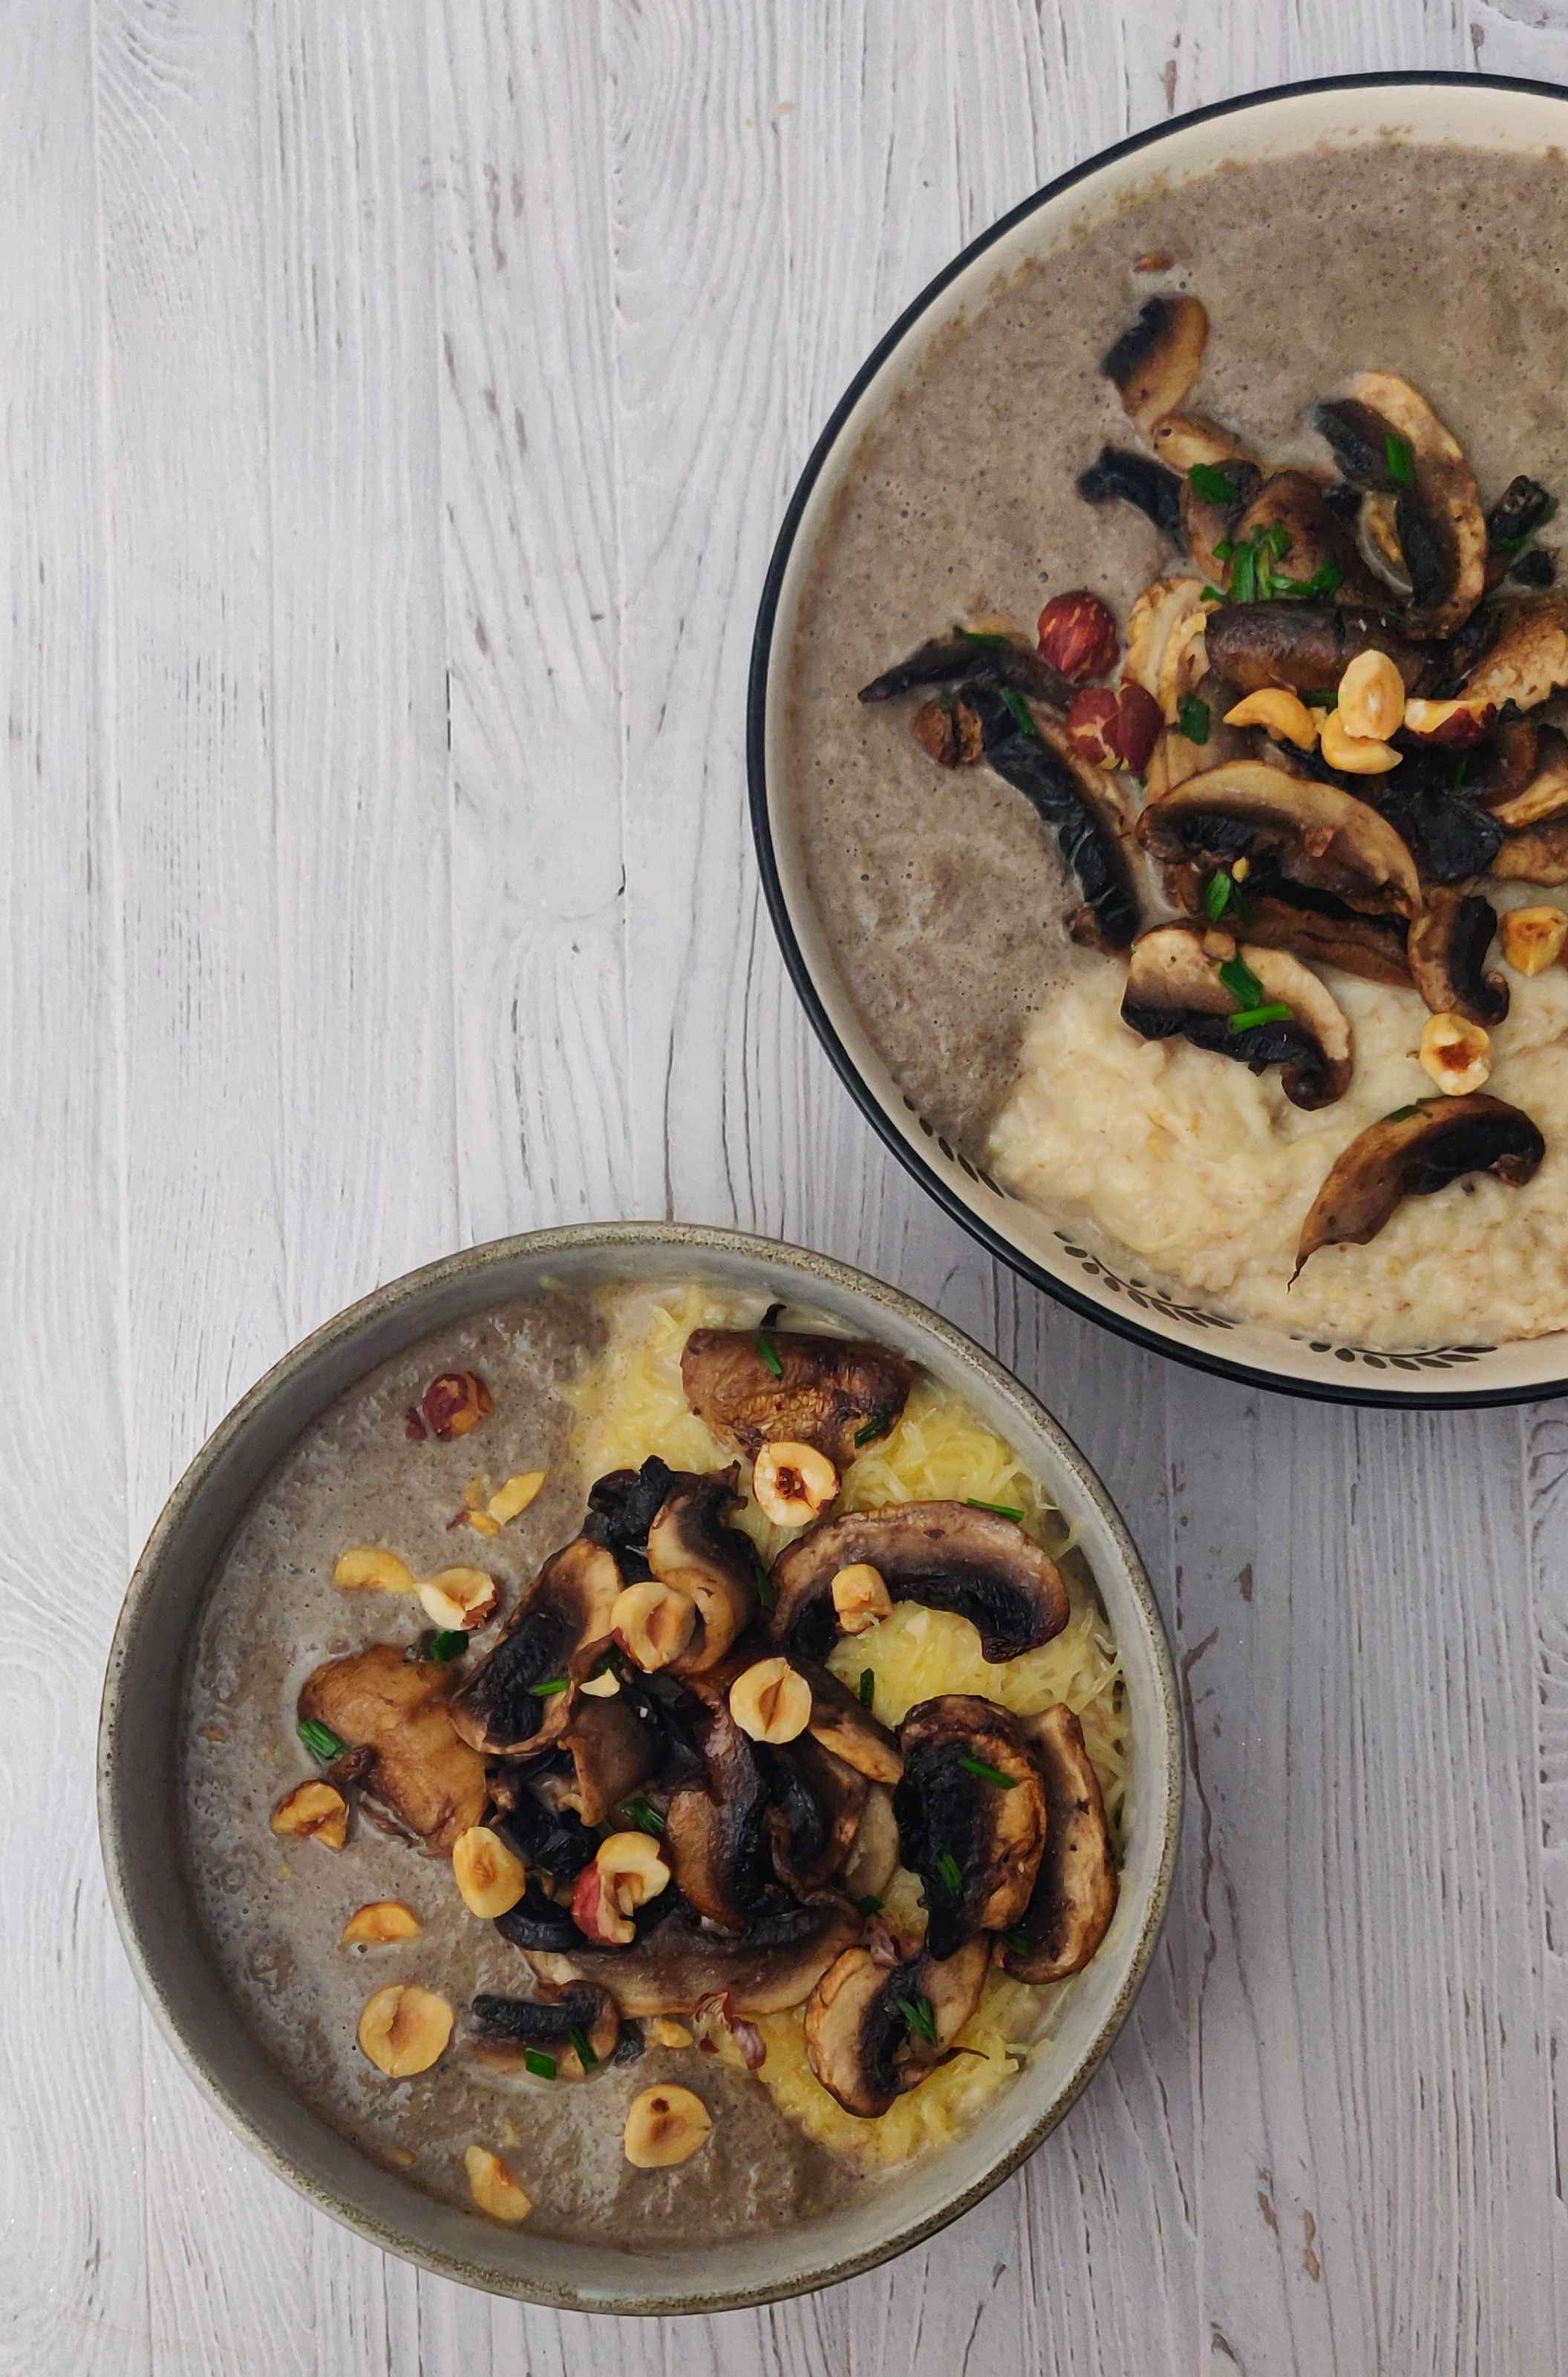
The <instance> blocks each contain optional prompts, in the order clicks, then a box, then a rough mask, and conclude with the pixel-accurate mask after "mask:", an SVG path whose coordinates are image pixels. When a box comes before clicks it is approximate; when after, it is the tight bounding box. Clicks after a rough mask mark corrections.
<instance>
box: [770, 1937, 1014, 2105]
mask: <svg viewBox="0 0 1568 2377" xmlns="http://www.w3.org/2000/svg"><path fill="white" fill-rule="evenodd" d="M989 1959H990V1951H989V1948H988V1946H987V1943H986V1942H985V1941H983V1940H971V1941H966V1942H965V1944H964V1945H963V1946H962V1947H960V1948H959V1949H957V1950H956V1952H955V1953H954V1954H953V1955H951V1956H949V1957H947V1958H945V1959H944V1960H941V1961H938V1960H937V1959H935V1958H933V1957H932V1956H930V1955H927V1954H925V1953H921V1954H919V1955H915V1956H909V1957H906V1958H904V1959H903V1961H902V1962H901V1963H899V1964H897V1965H881V1964H878V1963H877V1961H876V1959H875V1958H874V1957H873V1954H872V1953H871V1951H870V1950H869V1949H867V1948H861V1947H854V1948H847V1949H846V1950H845V1951H844V1953H843V1954H842V1955H841V1956H839V1957H838V1958H837V1961H836V1962H835V1963H834V1964H833V1965H830V1966H829V1968H828V1970H827V1971H826V1973H825V1974H824V1975H823V1977H822V1978H821V1980H820V1981H818V1983H817V1985H816V1987H815V1989H813V1991H812V1993H811V1997H810V1999H809V2001H808V2002H807V2005H806V2013H805V2045H806V2060H807V2061H808V2062H809V2063H810V2065H811V2068H812V2070H813V2072H814V2073H815V2074H816V2077H817V2078H818V2080H820V2081H821V2083H822V2084H823V2086H824V2087H825V2088H826V2090H827V2092H828V2094H829V2096H834V2097H836V2098H837V2101H838V2103H839V2104H840V2105H842V2106H843V2108H844V2110H845V2111H846V2112H847V2113H853V2114H854V2115H855V2116H856V2117H857V2118H858V2119H859V2120H875V2119H876V2118H877V2116H878V2115H879V2114H881V2113H885V2112H886V2110H887V2108H888V2107H889V2106H890V2105H892V2104H894V2103H895V2102H896V2101H897V2098H898V2097H899V2096H903V2095H904V2094H905V2093H906V2092H907V2091H908V2090H909V2089H910V2088H915V2087H918V2086H919V2085H920V2084H921V2081H922V2080H924V2079H925V2078H927V2077H928V2075H929V2074H930V2073H931V2072H933V2071H934V2070H935V2069H936V2067H937V2065H938V2064H939V2063H941V2062H943V2061H944V2060H946V2057H947V2054H948V2052H949V2050H950V2049H951V2047H952V2043H953V2040H954V2039H955V2037H956V2036H957V2034H958V2032H959V2031H960V2030H962V2028H963V2026H964V2025H965V2023H966V2022H968V2018H969V2016H970V2014H971V2013H973V2012H974V2010H975V2007H976V2006H977V2005H978V2004H979V2002H980V1990H981V1989H983V1987H984V1986H985V1975H986V1966H987V1964H988V1962H989ZM920 2001H923V2003H924V2007H925V2010H926V2019H927V2021H928V2023H929V2024H930V2026H931V2029H932V2032H933V2033H934V2034H935V2035H934V2037H929V2038H928V2037H922V2036H921V2031H920V2030H919V2029H918V2028H917V2027H916V2026H915V2025H913V2024H911V2022H910V2020H909V2013H908V2011H907V2009H908V2008H909V2006H910V2005H912V2004H916V2003H918V2002H920Z"/></svg>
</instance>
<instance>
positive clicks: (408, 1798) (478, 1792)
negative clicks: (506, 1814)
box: [300, 1642, 487, 1857]
mask: <svg viewBox="0 0 1568 2377" xmlns="http://www.w3.org/2000/svg"><path fill="white" fill-rule="evenodd" d="M450 1680H451V1679H450V1676H449V1673H448V1671H447V1670H446V1669H445V1667H437V1666H432V1665H431V1664H430V1663H429V1662H428V1661H426V1660H410V1658H409V1657H408V1654H407V1652H406V1650H405V1648H404V1646H403V1644H402V1643H400V1642H373V1643H371V1644H370V1646H369V1647H368V1649H366V1650H363V1651H355V1652H352V1653H350V1655H349V1657H347V1658H346V1659H329V1660H328V1661H327V1665H326V1666H322V1667H317V1668H316V1669H315V1673H314V1674H312V1675H310V1676H307V1677H306V1678H305V1681H304V1686H303V1690H302V1691H301V1693H300V1714H301V1716H302V1717H314V1718H315V1721H316V1723H317V1724H318V1725H325V1726H327V1727H329V1729H330V1730H331V1731H332V1732H333V1733H335V1734H337V1735H338V1736H339V1738H340V1739H341V1740H343V1741H346V1742H347V1743H348V1744H349V1745H350V1748H351V1749H354V1750H369V1751H370V1752H371V1753H372V1757H371V1762H370V1763H369V1765H368V1767H367V1769H366V1771H365V1774H364V1776H363V1788H364V1791H365V1794H366V1797H367V1798H368V1799H369V1800H370V1801H371V1802H373V1803H374V1808H375V1809H379V1810H381V1811H382V1812H383V1813H384V1814H385V1815H386V1817H387V1818H388V1819H389V1820H390V1822H391V1823H392V1824H393V1825H394V1826H395V1827H396V1828H397V1829H398V1830H400V1831H402V1832H405V1833H407V1834H410V1835H411V1836H412V1837H413V1838H414V1839H415V1840H418V1841H421V1842H422V1844H423V1845H424V1846H425V1848H426V1849H427V1850H429V1852H430V1853H431V1855H432V1856H434V1857H450V1856H451V1854H452V1844H453V1842H454V1841H455V1840H456V1839H457V1835H458V1834H459V1833H466V1832H467V1831H468V1830H469V1826H470V1825H471V1824H477V1823H478V1822H480V1821H481V1817H482V1816H483V1814H484V1808H485V1799H486V1796H487V1795H486V1790H485V1780H484V1761H483V1759H482V1758H481V1757H479V1756H478V1755H477V1754H476V1753H475V1752H474V1751H473V1750H470V1749H469V1746H468V1744H467V1743H466V1742H464V1741H461V1740H459V1739H458V1738H457V1732H456V1731H455V1729H454V1727H453V1723H452V1711H451V1704H450V1702H449V1700H448V1692H449V1689H450Z"/></svg>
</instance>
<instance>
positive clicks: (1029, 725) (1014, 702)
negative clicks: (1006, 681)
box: [1002, 685, 1039, 743]
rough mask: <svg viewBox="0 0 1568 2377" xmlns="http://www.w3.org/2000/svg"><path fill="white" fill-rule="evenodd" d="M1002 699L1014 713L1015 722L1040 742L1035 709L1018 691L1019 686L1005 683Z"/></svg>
mask: <svg viewBox="0 0 1568 2377" xmlns="http://www.w3.org/2000/svg"><path fill="white" fill-rule="evenodd" d="M1002 699H1003V700H1004V702H1005V703H1006V704H1007V707H1008V709H1009V710H1010V711H1012V713H1013V723H1014V724H1015V725H1016V726H1017V727H1020V728H1021V729H1022V730H1023V732H1024V733H1025V734H1026V735H1033V736H1034V739H1035V741H1036V742H1037V743H1038V742H1039V727H1038V726H1037V725H1036V724H1035V714H1034V711H1032V710H1031V709H1030V708H1029V705H1028V702H1027V701H1026V700H1025V699H1024V697H1023V695H1022V694H1021V693H1020V692H1019V691H1018V688H1017V687H1016V685H1004V687H1003V688H1002Z"/></svg>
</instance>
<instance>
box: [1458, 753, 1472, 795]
mask: <svg viewBox="0 0 1568 2377" xmlns="http://www.w3.org/2000/svg"><path fill="white" fill-rule="evenodd" d="M1469 772H1470V755H1469V753H1468V752H1467V751H1461V752H1460V754H1459V756H1458V758H1456V759H1455V762H1454V786H1455V791H1457V790H1458V788H1459V786H1460V785H1461V784H1462V783H1463V782H1464V781H1465V779H1466V777H1467V775H1468V774H1469Z"/></svg>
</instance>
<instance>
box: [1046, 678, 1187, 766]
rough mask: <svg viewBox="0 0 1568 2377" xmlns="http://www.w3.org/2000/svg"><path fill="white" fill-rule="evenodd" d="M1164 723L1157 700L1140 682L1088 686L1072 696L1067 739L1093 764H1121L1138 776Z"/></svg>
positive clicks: (1150, 754)
mask: <svg viewBox="0 0 1568 2377" xmlns="http://www.w3.org/2000/svg"><path fill="white" fill-rule="evenodd" d="M1164 723H1165V721H1164V719H1163V718H1162V717H1161V715H1160V709H1159V704H1158V701H1156V699H1155V698H1154V696H1153V694H1152V693H1146V692H1145V690H1144V688H1143V687H1142V686H1141V685H1120V686H1109V685H1103V686H1098V685H1097V686H1089V687H1086V688H1085V690H1084V691H1083V692H1082V693H1076V694H1075V695H1074V697H1073V701H1072V706H1071V708H1070V709H1069V711H1068V712H1067V740H1068V742H1069V743H1070V744H1071V745H1072V747H1073V749H1074V751H1075V753H1076V754H1077V756H1078V758H1080V759H1087V760H1088V761H1089V762H1090V764H1091V765H1092V766H1094V767H1096V768H1125V769H1126V770H1128V771H1129V773H1131V774H1132V775H1134V776H1141V775H1142V774H1143V773H1144V770H1146V768H1147V766H1148V763H1149V760H1150V759H1151V758H1152V757H1153V756H1154V747H1155V745H1156V744H1157V743H1158V740H1159V736H1160V730H1161V728H1162V727H1163V726H1164Z"/></svg>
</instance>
